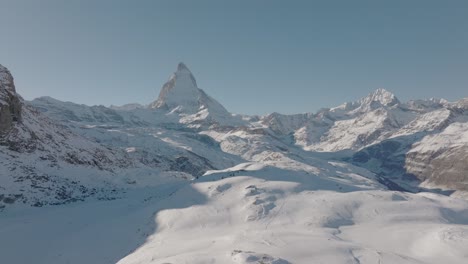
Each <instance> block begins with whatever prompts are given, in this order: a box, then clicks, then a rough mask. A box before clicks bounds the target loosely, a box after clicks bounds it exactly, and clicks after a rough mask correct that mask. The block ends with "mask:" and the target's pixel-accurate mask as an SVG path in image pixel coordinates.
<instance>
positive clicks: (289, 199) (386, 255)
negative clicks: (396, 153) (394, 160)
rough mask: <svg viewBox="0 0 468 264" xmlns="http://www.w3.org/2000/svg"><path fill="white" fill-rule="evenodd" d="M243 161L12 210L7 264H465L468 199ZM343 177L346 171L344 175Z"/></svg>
mask: <svg viewBox="0 0 468 264" xmlns="http://www.w3.org/2000/svg"><path fill="white" fill-rule="evenodd" d="M330 166H331V167H330V169H331V168H336V171H332V170H330V171H331V173H332V176H333V175H334V177H323V176H320V175H316V174H313V173H308V172H305V171H302V170H296V169H295V170H287V169H280V168H278V167H275V166H271V165H265V164H259V163H244V164H240V165H238V166H236V167H233V168H230V169H226V170H222V171H209V172H207V174H206V175H205V176H203V177H201V178H199V179H197V180H194V181H192V182H178V183H172V184H165V185H161V186H157V187H152V188H142V189H139V190H133V191H129V192H127V193H126V194H124V195H123V197H122V198H121V199H118V200H113V201H95V200H88V201H86V202H79V203H74V204H69V205H61V206H48V207H43V208H28V209H24V208H23V209H21V208H12V209H10V210H8V211H5V212H3V213H2V216H1V217H0V236H1V237H2V239H1V240H0V249H1V255H0V260H1V262H2V263H47V264H55V263H57V264H62V263H70V264H74V263H87V264H92V263H96V264H97V263H99V264H103V263H119V264H137V263H138V264H143V263H145V264H147V263H160V264H162V263H174V264H175V263H194V264H197V263H200V264H201V263H272V264H273V263H274V264H287V263H460V264H462V263H466V261H467V259H468V251H467V250H466V249H467V248H468V202H467V201H466V200H460V199H456V198H451V197H447V196H442V195H437V194H430V193H418V194H410V193H402V192H396V191H388V190H386V189H385V188H384V187H383V186H381V185H379V184H378V183H374V184H362V183H363V182H366V181H367V182H369V183H372V178H367V177H363V176H358V175H355V174H353V173H350V172H349V169H350V168H348V166H349V165H347V164H341V163H337V164H330ZM347 171H348V173H347Z"/></svg>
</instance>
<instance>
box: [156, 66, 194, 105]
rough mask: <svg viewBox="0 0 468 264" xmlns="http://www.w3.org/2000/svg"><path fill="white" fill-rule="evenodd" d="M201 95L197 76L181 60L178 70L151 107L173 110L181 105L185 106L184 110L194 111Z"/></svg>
mask: <svg viewBox="0 0 468 264" xmlns="http://www.w3.org/2000/svg"><path fill="white" fill-rule="evenodd" d="M199 96H200V91H199V89H198V86H197V81H196V80H195V77H194V76H193V74H192V72H190V70H189V69H188V67H187V66H186V65H185V64H184V63H182V62H181V63H179V65H177V71H176V72H174V73H173V74H172V75H171V77H169V80H168V81H167V82H166V83H165V84H164V85H163V87H162V89H161V92H160V93H159V97H158V99H157V100H156V101H155V102H153V103H152V104H151V105H150V107H151V108H167V109H169V110H172V109H173V108H176V107H179V106H180V107H184V108H185V109H184V110H188V111H191V112H192V111H193V110H196V109H197V101H198V99H199Z"/></svg>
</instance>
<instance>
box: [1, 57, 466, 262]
mask: <svg viewBox="0 0 468 264" xmlns="http://www.w3.org/2000/svg"><path fill="white" fill-rule="evenodd" d="M466 102H468V100H467V99H463V100H460V101H458V102H448V101H446V100H443V99H428V100H414V101H409V102H401V101H400V100H398V98H397V97H396V96H395V95H393V94H392V93H390V92H389V91H386V90H384V89H377V90H376V91H374V92H372V93H370V94H369V95H367V96H365V97H363V98H362V99H359V100H357V101H355V102H348V103H344V104H342V105H340V106H338V107H334V108H328V109H322V110H320V111H318V112H317V113H304V114H295V115H283V114H279V113H273V114H269V115H266V116H241V115H235V114H232V113H230V112H228V111H227V110H226V109H225V108H224V107H223V106H222V105H221V104H220V103H219V102H217V101H216V100H215V99H213V98H211V97H210V96H209V95H207V94H206V93H205V92H204V91H203V90H202V89H200V88H199V87H198V85H197V82H196V81H195V77H194V76H193V74H192V73H191V71H190V70H189V69H188V68H187V66H186V65H185V64H183V63H180V64H179V65H178V67H177V70H176V72H175V73H174V74H173V75H171V77H170V78H169V81H168V82H167V83H166V84H164V85H163V87H162V89H161V91H160V95H159V97H158V98H157V100H156V101H154V102H153V103H150V104H149V105H148V106H144V105H140V104H128V105H124V106H121V107H117V106H111V107H105V106H87V105H80V104H75V103H72V102H62V101H59V100H56V99H53V98H51V97H41V98H37V99H35V100H33V101H30V102H28V101H24V100H23V99H22V98H21V97H20V96H19V95H18V94H17V93H16V89H15V86H14V82H13V77H12V76H11V74H10V72H9V71H8V70H7V69H6V68H4V67H0V121H1V123H0V165H1V166H0V210H3V211H0V216H4V217H0V236H1V237H2V238H6V239H2V240H1V241H0V262H2V263H3V262H5V263H32V262H34V263H117V262H118V263H135V264H136V263H271V264H273V263H274V264H285V263H286V264H287V263H321V262H323V263H379V262H380V263H440V262H447V263H465V262H466V259H467V258H468V255H466V248H467V247H468V202H467V201H466V198H468V195H467V191H468V187H467V181H468V175H467V174H466V171H467V169H468V168H467V167H466V163H465V160H466V158H467V157H468V141H467V139H468V135H467V133H468V126H467V124H468V104H467V103H466ZM408 191H409V192H408ZM442 194H444V195H442ZM460 198H465V199H460ZM79 201H81V202H79ZM72 202H74V203H73V204H69V203H72ZM58 204H62V205H58ZM63 204H67V205H63ZM31 205H33V206H35V207H41V208H35V207H33V208H29V207H30V206H31ZM51 205H55V206H51ZM29 219H34V221H30V220H29ZM57 230H58V231H57ZM43 237H47V238H48V241H49V243H37V241H38V239H39V238H43ZM5 248H9V249H11V250H6V251H5V252H4V251H2V250H1V249H5ZM77 248H79V249H80V250H79V251H77V250H76V249H77ZM20 249H21V250H27V251H28V252H30V253H31V254H18V252H19V250H20ZM97 249H99V250H97ZM77 252H79V253H77Z"/></svg>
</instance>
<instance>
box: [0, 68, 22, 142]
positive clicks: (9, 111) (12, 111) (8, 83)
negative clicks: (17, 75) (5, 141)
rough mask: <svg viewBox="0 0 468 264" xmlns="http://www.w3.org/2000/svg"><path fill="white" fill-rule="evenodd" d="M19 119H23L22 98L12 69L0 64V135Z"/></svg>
mask: <svg viewBox="0 0 468 264" xmlns="http://www.w3.org/2000/svg"><path fill="white" fill-rule="evenodd" d="M18 121H21V99H20V97H19V95H18V94H16V90H15V84H14V82H13V76H12V75H11V73H10V71H8V69H7V68H5V67H3V66H2V65H0V135H1V134H6V133H7V132H8V131H10V129H11V128H12V126H13V123H14V122H18Z"/></svg>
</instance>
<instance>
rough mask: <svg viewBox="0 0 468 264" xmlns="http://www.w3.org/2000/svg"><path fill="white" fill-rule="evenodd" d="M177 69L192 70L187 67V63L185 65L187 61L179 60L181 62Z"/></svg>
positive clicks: (179, 70)
mask: <svg viewBox="0 0 468 264" xmlns="http://www.w3.org/2000/svg"><path fill="white" fill-rule="evenodd" d="M177 71H178V72H181V71H188V72H190V70H189V68H188V67H187V65H185V63H183V62H179V64H178V65H177Z"/></svg>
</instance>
